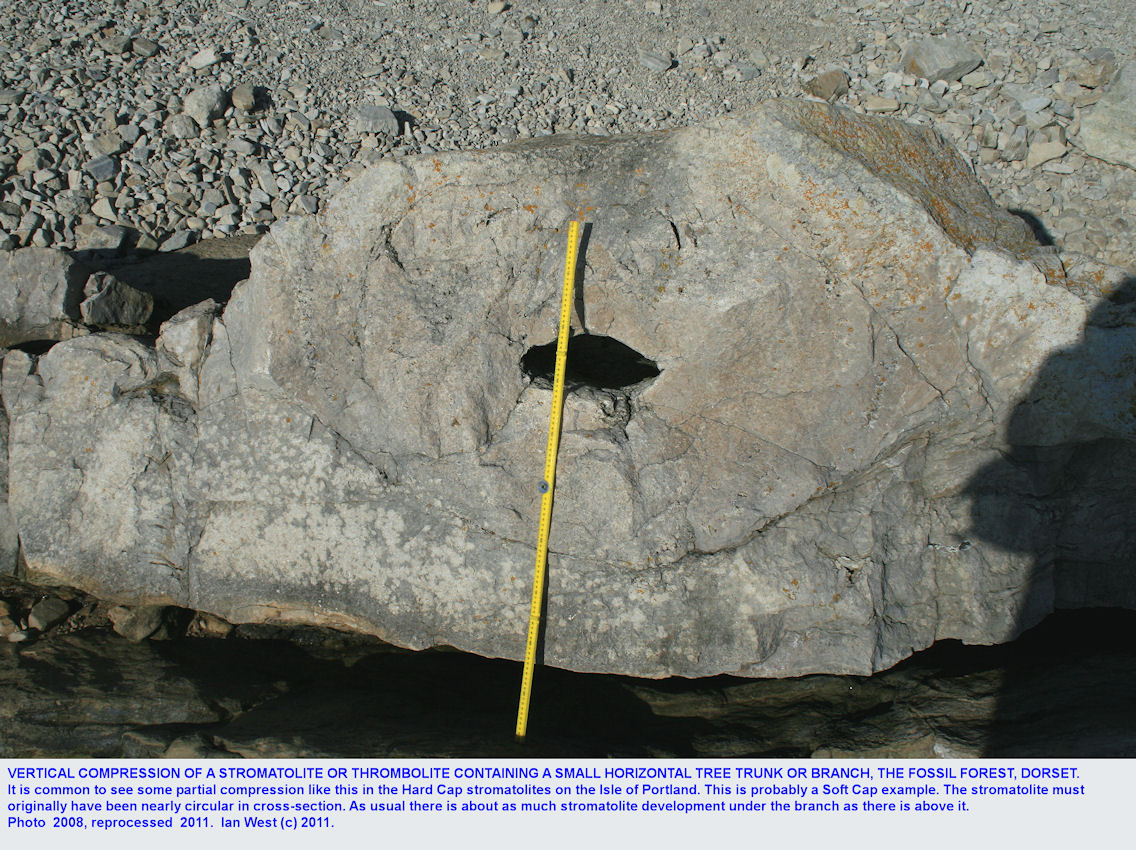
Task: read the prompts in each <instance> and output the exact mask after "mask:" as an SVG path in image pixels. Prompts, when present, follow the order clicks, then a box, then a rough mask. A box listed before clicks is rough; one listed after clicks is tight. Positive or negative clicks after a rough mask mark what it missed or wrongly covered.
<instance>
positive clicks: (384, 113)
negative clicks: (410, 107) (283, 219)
mask: <svg viewBox="0 0 1136 850" xmlns="http://www.w3.org/2000/svg"><path fill="white" fill-rule="evenodd" d="M355 129H356V130H358V131H359V132H360V133H381V134H383V135H386V136H397V135H398V117H397V116H396V115H395V114H394V112H392V111H391V110H390V107H387V106H380V105H379V104H375V103H364V104H362V105H360V106H359V107H358V108H357V109H356V110H355ZM265 191H268V190H267V189H266V190H265Z"/></svg>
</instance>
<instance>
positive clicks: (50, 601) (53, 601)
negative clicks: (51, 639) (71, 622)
mask: <svg viewBox="0 0 1136 850" xmlns="http://www.w3.org/2000/svg"><path fill="white" fill-rule="evenodd" d="M70 615H71V606H70V605H68V604H67V603H66V602H64V601H63V600H62V599H60V598H58V597H56V596H48V597H47V598H45V599H41V600H40V601H39V602H37V603H36V604H35V605H33V606H32V610H31V611H29V612H28V626H30V627H31V628H33V629H35V630H36V631H39V632H46V631H47V630H48V629H50V628H54V627H55V626H57V625H59V624H60V623H62V622H63V621H64V620H66V619H67V617H69V616H70Z"/></svg>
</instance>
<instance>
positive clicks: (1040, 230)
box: [1006, 209, 1057, 245]
mask: <svg viewBox="0 0 1136 850" xmlns="http://www.w3.org/2000/svg"><path fill="white" fill-rule="evenodd" d="M1006 212H1008V213H1009V214H1010V215H1016V216H1017V217H1018V218H1020V219H1021V220H1022V221H1024V222H1025V223H1026V224H1028V225H1029V229H1030V230H1031V231H1033V235H1034V238H1035V239H1036V240H1037V241H1038V242H1040V243H1041V244H1042V245H1056V244H1057V243H1056V241H1055V240H1054V239H1053V234H1052V233H1050V232H1049V230H1048V229H1047V228H1046V226H1045V225H1044V224H1042V222H1041V219H1040V218H1038V217H1037V216H1036V215H1034V214H1033V213H1031V212H1030V211H1029V210H1022V209H1009V210H1006Z"/></svg>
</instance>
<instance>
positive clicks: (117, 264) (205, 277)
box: [81, 235, 260, 333]
mask: <svg viewBox="0 0 1136 850" xmlns="http://www.w3.org/2000/svg"><path fill="white" fill-rule="evenodd" d="M259 240H260V236H259V235H253V236H246V235H241V236H233V237H230V238H228V239H205V240H202V241H201V242H198V243H196V244H193V245H189V246H187V247H185V248H182V249H181V250H178V251H170V252H168V253H154V254H148V255H133V256H128V257H105V256H104V257H100V256H97V255H95V256H88V257H84V258H83V259H82V260H81V262H82V263H83V265H84V266H85V267H87V268H89V269H90V270H91V271H92V272H94V271H106V272H109V273H110V274H112V275H114V276H115V277H116V278H118V279H119V280H121V281H122V282H123V283H125V284H128V285H129V286H133V287H134V288H136V289H140V290H142V291H144V292H148V293H150V294H151V295H153V296H154V312H153V315H152V316H151V318H150V321H149V322H148V324H147V329H148V330H150V331H151V332H152V333H157V331H158V328H159V326H160V325H161V324H162V322H164V321H166V320H167V319H169V318H170V317H171V316H173V315H174V314H175V313H177V312H178V311H180V310H184V309H185V308H186V307H192V306H193V305H194V304H199V303H200V302H202V301H205V300H206V299H209V298H212V299H213V300H214V301H216V302H217V303H218V304H222V305H224V304H225V303H226V302H227V301H228V300H229V296H230V295H231V294H232V292H233V288H234V287H235V286H236V285H237V284H238V283H240V282H241V281H242V280H246V279H247V278H248V276H249V273H250V271H251V268H252V265H251V262H250V260H249V252H250V251H251V250H252V249H253V247H254V246H255V245H256V243H257V242H258V241H259Z"/></svg>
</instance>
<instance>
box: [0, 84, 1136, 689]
mask: <svg viewBox="0 0 1136 850" xmlns="http://www.w3.org/2000/svg"><path fill="white" fill-rule="evenodd" d="M572 217H578V218H581V219H582V220H584V221H585V222H587V224H588V225H589V226H590V228H589V231H588V234H587V238H586V244H585V246H584V248H583V259H582V262H581V274H580V276H579V289H578V292H577V299H576V309H575V311H574V317H573V321H574V325H575V326H576V327H577V329H578V331H579V332H581V333H583V334H587V335H588V336H587V337H581V338H579V339H578V340H577V343H576V353H575V358H574V359H575V360H576V362H575V363H574V366H575V369H574V374H575V376H576V380H575V381H574V382H573V387H572V391H571V393H570V395H569V397H568V400H567V403H566V410H565V423H564V434H563V438H562V441H561V447H560V463H559V472H558V482H557V501H556V507H555V514H554V519H553V531H552V539H551V548H552V552H553V554H552V557H551V572H550V584H549V600H548V607H547V617H546V621H545V622H546V635H545V645H544V660H545V662H546V663H549V664H553V665H557V666H562V667H568V668H572V669H577V670H591V671H612V672H623V673H632V674H637V675H645V676H663V675H668V674H682V675H703V674H712V673H720V672H733V673H741V674H743V675H749V676H786V675H797V674H801V673H807V672H819V671H825V672H860V673H863V672H869V671H872V670H877V669H882V668H885V667H888V666H890V665H892V664H894V663H895V662H896V661H898V660H900V659H901V658H904V657H906V656H907V655H909V654H910V653H911V652H912V651H914V650H915V649H919V648H922V647H925V646H927V645H929V644H930V643H932V642H933V641H935V640H937V639H940V638H960V639H962V640H964V641H968V642H998V641H1002V640H1006V639H1009V638H1010V637H1012V636H1014V635H1015V634H1016V633H1018V632H1019V631H1021V630H1022V629H1023V628H1025V627H1026V626H1027V625H1029V624H1031V623H1032V622H1035V621H1036V620H1037V619H1038V618H1039V617H1040V616H1042V615H1043V614H1044V613H1045V612H1046V611H1048V610H1051V609H1052V608H1053V607H1054V605H1077V604H1081V603H1083V602H1086V601H1092V600H1094V599H1096V598H1097V597H1099V596H1100V595H1101V594H1102V593H1104V591H1103V590H1102V585H1101V583H1100V580H1101V579H1102V577H1107V576H1108V575H1110V574H1115V570H1116V569H1120V568H1121V565H1123V564H1126V563H1127V560H1125V559H1126V558H1127V555H1126V552H1125V550H1124V547H1123V546H1121V547H1119V548H1117V547H1114V546H1111V544H1108V543H1107V539H1110V538H1109V534H1111V535H1112V537H1113V538H1115V536H1116V534H1121V536H1123V534H1122V533H1123V532H1125V531H1126V526H1125V525H1124V524H1125V523H1127V522H1129V521H1130V520H1128V519H1127V517H1130V516H1131V512H1130V511H1127V510H1126V509H1122V508H1123V500H1121V501H1120V502H1118V501H1117V499H1116V494H1117V493H1123V492H1131V491H1132V488H1131V484H1132V483H1133V482H1131V481H1130V480H1128V478H1130V477H1131V475H1130V473H1127V472H1125V470H1126V469H1132V468H1133V466H1132V465H1131V464H1129V463H1124V462H1122V461H1123V459H1124V458H1126V457H1128V456H1130V454H1131V437H1132V429H1133V420H1134V417H1133V414H1132V411H1131V409H1130V404H1131V398H1132V394H1133V392H1134V387H1133V382H1134V378H1133V376H1134V375H1136V370H1134V369H1133V368H1132V366H1133V365H1134V360H1136V357H1134V354H1136V340H1134V339H1133V330H1132V327H1133V323H1132V321H1131V317H1130V315H1129V314H1128V313H1127V312H1126V310H1127V308H1126V307H1125V306H1124V305H1123V304H1116V305H1114V304H1113V302H1112V301H1110V300H1109V298H1108V297H1107V296H1110V295H1114V294H1115V293H1110V292H1107V291H1101V287H1099V286H1097V287H1094V286H1092V285H1091V284H1092V282H1091V281H1082V282H1081V283H1080V284H1079V285H1078V286H1077V287H1070V286H1068V285H1067V283H1068V282H1067V281H1066V280H1065V276H1064V271H1063V267H1062V264H1061V262H1060V261H1059V259H1058V257H1057V255H1056V254H1054V253H1052V252H1047V251H1045V250H1043V249H1041V248H1040V247H1039V246H1038V245H1037V244H1036V242H1035V241H1034V239H1033V237H1032V236H1031V235H1030V231H1029V229H1028V228H1027V227H1026V225H1025V224H1024V223H1023V222H1022V221H1020V220H1019V219H1017V218H1015V217H1013V216H1011V215H1009V214H1008V213H1006V212H1004V211H1002V210H999V209H998V208H996V207H995V206H994V205H993V203H992V202H991V201H990V199H989V196H988V195H987V194H986V192H985V191H984V190H983V189H982V187H981V186H980V185H979V184H978V183H977V182H975V181H974V179H973V177H972V176H971V174H970V172H969V170H968V169H967V168H966V166H965V165H964V163H963V162H962V161H961V160H960V159H959V158H958V157H957V155H956V154H955V153H954V152H953V150H952V149H950V148H949V147H948V146H947V145H946V144H945V143H944V142H942V141H941V140H940V139H939V138H938V137H937V136H935V135H933V134H931V133H930V132H928V131H926V130H923V129H919V128H915V127H911V126H907V125H904V124H901V123H899V122H894V121H889V120H885V119H872V118H865V117H862V116H855V115H853V114H851V113H849V112H845V111H842V110H839V109H836V108H832V107H828V106H826V105H824V104H819V103H812V102H773V103H770V104H769V105H767V106H765V107H763V108H761V109H759V110H757V111H755V112H751V113H748V114H746V115H744V116H740V117H737V118H731V119H729V120H724V121H721V122H719V123H716V124H714V125H711V126H704V127H700V128H688V129H681V130H674V131H668V132H664V133H657V134H651V135H640V136H627V137H618V138H608V139H597V138H576V137H567V138H565V137H561V138H553V139H550V140H546V141H537V142H529V143H524V144H518V145H514V146H510V147H504V148H498V149H495V150H493V151H488V152H476V153H462V154H450V155H437V156H427V157H421V158H415V159H404V160H400V161H391V162H382V163H379V164H377V165H375V166H373V167H371V168H370V169H369V170H368V171H367V172H366V173H364V174H363V175H362V176H361V177H359V178H357V179H356V180H354V181H353V182H352V183H351V184H349V185H348V186H347V187H346V188H345V189H344V190H343V191H342V192H341V193H340V195H339V196H338V197H337V198H336V199H335V201H334V202H333V203H331V204H330V205H329V208H328V210H327V211H326V213H325V214H323V215H321V216H319V217H318V218H315V217H308V218H303V219H296V220H291V221H287V222H283V223H280V224H277V225H276V226H274V227H273V229H272V231H271V233H270V234H269V235H268V236H267V237H266V238H265V239H264V240H262V241H261V243H260V244H259V245H258V247H257V248H256V249H255V251H254V253H253V265H252V275H251V278H250V279H249V280H248V281H247V282H245V283H243V284H241V285H239V286H238V288H237V289H236V290H235V291H234V293H233V297H232V299H231V301H230V302H229V304H228V305H227V307H226V308H225V310H224V312H223V314H218V311H217V308H216V307H215V305H211V304H205V305H199V306H198V307H193V308H189V309H188V310H187V311H183V312H182V313H180V314H178V315H177V316H175V317H174V318H173V319H172V320H170V322H168V323H167V324H166V325H165V326H164V329H163V332H162V334H161V336H160V337H159V339H158V342H157V346H156V349H153V348H149V347H147V346H146V345H144V344H143V343H141V342H139V341H136V340H133V339H131V338H127V337H123V336H118V335H106V334H93V335H90V336H84V337H81V338H78V339H73V340H69V341H66V342H62V343H59V344H57V345H55V346H54V347H53V348H52V349H51V350H50V351H49V352H48V353H46V354H45V355H43V356H42V357H39V358H38V359H37V358H34V357H32V356H30V355H29V354H26V353H24V352H21V351H13V352H10V353H9V354H8V355H7V356H6V357H5V360H4V369H3V400H4V405H5V409H6V411H7V415H8V417H9V420H10V428H9V456H10V469H9V477H10V504H11V510H12V513H13V515H14V517H15V524H16V526H17V527H18V529H19V532H20V538H21V543H22V547H23V553H24V557H25V559H26V561H27V564H28V567H29V570H30V571H31V573H32V574H34V575H37V576H39V577H42V578H49V579H53V580H58V581H64V582H68V583H71V584H74V585H77V586H80V587H84V588H86V589H89V590H92V591H94V592H96V593H98V594H101V595H103V596H104V597H108V598H115V599H121V600H124V601H139V602H141V601H146V602H170V603H174V604H178V605H183V606H186V607H191V608H196V609H199V610H206V611H212V612H215V613H217V614H220V615H222V616H224V617H226V618H228V619H230V620H233V621H238V622H243V621H259V620H272V619H281V620H287V621H294V622H311V623H320V624H335V625H340V626H346V627H349V628H353V629H359V630H363V631H368V632H372V633H375V634H378V635H380V636H381V637H383V638H385V639H386V640H389V641H391V642H393V643H397V644H400V645H404V646H411V647H422V646H429V645H434V644H451V645H454V646H457V647H460V648H462V649H467V650H471V651H474V652H478V653H482V654H485V655H492V656H506V657H514V658H515V657H518V656H519V655H520V654H521V653H522V651H523V646H524V630H525V624H526V619H527V609H528V601H529V600H528V593H529V590H528V588H529V576H530V574H531V570H532V563H531V562H532V556H533V551H534V542H533V538H534V534H535V532H534V529H535V524H536V515H537V509H538V502H539V495H540V494H539V490H538V483H539V478H540V474H541V468H542V464H543V447H544V434H545V428H546V425H547V417H548V410H549V402H550V392H549V389H548V387H547V384H546V382H545V381H544V380H543V379H542V378H541V377H540V376H539V375H534V372H537V371H539V360H540V357H539V354H538V353H534V352H533V349H534V348H536V347H539V346H543V345H546V344H547V343H549V342H550V341H551V340H552V339H553V338H554V336H555V330H556V329H555V322H556V315H557V312H558V296H559V283H560V275H561V267H560V264H561V261H562V255H563V245H564V231H565V223H566V221H567V220H569V219H570V218H572ZM1118 300H1122V299H1118ZM581 340H587V341H586V342H583V341H581ZM617 343H618V344H617ZM656 370H657V374H656ZM1086 460H1087V461H1091V463H1090V464H1089V466H1090V467H1091V468H1093V469H1098V470H1108V473H1109V474H1107V475H1100V476H1087V477H1084V480H1081V479H1078V488H1079V489H1078V490H1077V498H1078V499H1079V500H1080V501H1079V502H1078V504H1080V505H1084V504H1096V503H1098V502H1099V503H1100V504H1101V505H1102V506H1103V507H1102V513H1103V514H1104V515H1105V516H1106V521H1105V527H1106V528H1107V530H1108V532H1109V534H1105V535H1102V534H1101V533H1100V529H1099V528H1098V527H1096V526H1094V525H1093V524H1092V523H1089V524H1087V525H1086V524H1085V523H1084V522H1083V519H1084V516H1083V515H1082V516H1081V517H1080V518H1079V519H1078V518H1077V517H1075V516H1073V515H1072V514H1070V515H1069V516H1068V519H1066V515H1065V514H1064V513H1062V510H1063V507H1062V506H1063V505H1064V504H1065V503H1064V502H1062V499H1067V498H1068V495H1067V494H1065V493H1063V492H1062V490H1061V488H1060V487H1055V486H1054V481H1053V479H1054V476H1057V478H1060V477H1061V476H1062V475H1065V472H1066V470H1067V468H1072V466H1075V465H1076V464H1082V465H1083V464H1084V462H1086ZM1000 464H1009V466H1010V467H1012V474H1011V473H1010V472H1007V471H1006V470H1004V469H1003V468H1002V467H1001V466H1000ZM1126 476H1127V477H1126ZM1042 479H1045V480H1044V481H1043V480H1042ZM1085 500H1087V502H1086V501H1085ZM1053 551H1059V552H1060V557H1061V561H1060V564H1058V563H1057V562H1056V561H1055V560H1054V558H1053V556H1052V555H1051V554H1048V553H1050V552H1053ZM1128 560H1130V559H1128ZM1081 564H1091V565H1092V569H1091V571H1088V572H1085V573H1084V574H1085V575H1090V574H1091V576H1093V577H1094V579H1093V580H1092V581H1089V580H1080V581H1077V580H1074V579H1075V577H1076V571H1077V570H1078V569H1079V566H1078V565H1081ZM1058 568H1060V569H1061V570H1064V572H1062V573H1061V575H1062V576H1065V577H1066V578H1069V577H1070V576H1073V579H1071V580H1058V579H1057V578H1056V577H1055V575H1056V573H1055V570H1057V569H1058ZM1110 570H1112V571H1113V572H1112V573H1110ZM1115 584H1116V585H1117V587H1116V589H1115V591H1114V590H1113V589H1112V587H1111V585H1110V586H1109V590H1108V596H1109V598H1110V599H1111V602H1112V604H1131V603H1132V602H1133V601H1134V600H1133V599H1132V598H1131V595H1132V591H1131V584H1128V585H1127V586H1125V585H1124V583H1123V582H1116V583H1115ZM1039 587H1040V588H1042V590H1039ZM1125 593H1127V594H1128V596H1127V597H1125V596H1124V594H1125Z"/></svg>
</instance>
